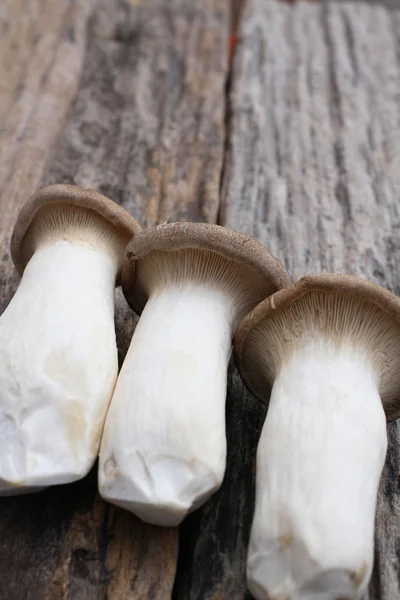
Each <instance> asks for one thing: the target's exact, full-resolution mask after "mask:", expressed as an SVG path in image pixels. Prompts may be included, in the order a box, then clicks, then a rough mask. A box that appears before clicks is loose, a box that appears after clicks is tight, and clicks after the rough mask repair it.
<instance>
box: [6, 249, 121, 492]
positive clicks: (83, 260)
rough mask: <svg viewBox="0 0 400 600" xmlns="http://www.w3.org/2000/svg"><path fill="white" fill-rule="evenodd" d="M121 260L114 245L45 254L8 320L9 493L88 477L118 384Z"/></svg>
mask: <svg viewBox="0 0 400 600" xmlns="http://www.w3.org/2000/svg"><path fill="white" fill-rule="evenodd" d="M117 262H118V260H117V256H116V253H115V252H113V251H112V250H111V249H108V248H107V246H106V245H105V244H103V243H102V244H101V247H100V248H97V249H96V248H94V246H93V245H92V244H87V243H85V242H73V241H66V240H58V241H55V242H52V243H47V244H45V245H43V246H41V247H39V248H38V249H37V250H36V252H35V253H34V255H33V256H32V258H31V260H30V261H29V263H28V264H27V266H26V268H25V271H24V274H23V277H22V281H21V283H20V286H19V288H18V290H17V292H16V293H15V296H14V297H13V299H12V300H11V302H10V304H9V306H8V308H7V309H6V310H5V312H4V313H3V315H2V317H1V319H0V340H1V344H0V494H15V493H22V492H28V491H35V490H37V489H38V488H42V487H46V486H48V485H54V484H60V483H68V482H71V481H74V480H76V479H79V478H81V477H83V476H84V475H85V474H86V473H87V472H88V471H89V469H90V468H91V466H92V464H93V463H94V461H95V458H96V455H97V452H98V447H99V443H100V436H101V431H102V426H103V422H104V418H105V414H106V410H107V406H108V403H109V400H110V397H111V394H112V391H113V387H114V385H115V380H116V377H117V369H118V364H117V350H116V343H115V330H114V286H115V278H116V272H117V267H118V264H117Z"/></svg>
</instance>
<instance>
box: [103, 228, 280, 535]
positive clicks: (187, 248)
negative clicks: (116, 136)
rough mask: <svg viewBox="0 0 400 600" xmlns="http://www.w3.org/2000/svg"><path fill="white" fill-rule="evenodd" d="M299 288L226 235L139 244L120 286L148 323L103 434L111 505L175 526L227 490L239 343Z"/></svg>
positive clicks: (139, 332)
mask: <svg viewBox="0 0 400 600" xmlns="http://www.w3.org/2000/svg"><path fill="white" fill-rule="evenodd" d="M289 283H290V279H289V277H288V275H287V274H286V272H285V270H284V269H283V267H282V265H281V264H280V263H279V262H278V261H277V260H276V259H275V258H274V257H273V256H272V255H271V254H270V253H269V252H268V251H267V250H266V249H265V248H264V246H262V245H261V244H260V243H259V242H257V241H256V240H254V239H252V238H250V237H248V236H246V235H242V234H240V233H237V232H235V231H231V230H229V229H225V228H223V227H219V226H217V225H207V224H199V223H173V224H166V225H161V226H159V227H156V228H153V229H149V230H147V231H142V232H141V233H140V234H139V235H138V236H136V237H135V238H134V239H133V240H132V243H130V244H129V246H128V248H127V254H126V260H125V264H124V268H123V274H122V286H123V290H124V293H125V296H126V298H127V300H128V302H129V304H130V305H131V306H132V308H133V309H134V310H135V311H136V312H137V313H139V314H140V313H142V316H141V318H140V321H139V324H138V326H137V328H136V330H135V333H134V335H133V338H132V342H131V345H130V348H129V351H128V354H127V357H126V359H125V362H124V364H123V366H122V370H121V373H120V376H119V378H118V382H117V386H116V389H115V393H114V395H113V399H112V402H111V405H110V409H109V411H108V414H107V419H106V423H105V428H104V434H103V439H102V443H101V450H100V464H99V489H100V493H101V495H102V496H103V498H105V499H106V500H108V501H110V502H112V503H114V504H117V505H119V506H122V507H124V508H127V509H128V510H131V511H132V512H134V513H136V514H137V515H138V516H139V517H140V518H142V519H143V520H145V521H148V522H150V523H153V524H158V525H170V526H172V525H177V524H178V523H180V521H181V520H182V519H183V518H184V517H185V515H186V514H187V513H188V512H190V511H192V510H194V509H195V508H196V507H198V506H199V505H201V504H202V503H203V502H205V500H206V499H207V498H208V497H209V496H210V495H211V494H212V493H213V492H215V490H217V488H218V487H219V486H220V485H221V482H222V479H223V476H224V471H225V455H226V440H225V396H226V382H227V366H228V361H229V357H230V354H231V347H232V337H233V334H234V332H235V329H236V326H237V323H238V322H239V320H240V319H241V318H242V317H243V316H244V315H245V314H246V313H247V312H248V311H249V310H251V309H252V308H253V307H254V306H255V305H256V304H257V303H258V302H259V301H260V300H261V299H262V298H263V297H265V296H267V295H268V294H271V293H272V292H274V291H276V290H278V289H280V288H281V287H282V286H285V285H288V284H289Z"/></svg>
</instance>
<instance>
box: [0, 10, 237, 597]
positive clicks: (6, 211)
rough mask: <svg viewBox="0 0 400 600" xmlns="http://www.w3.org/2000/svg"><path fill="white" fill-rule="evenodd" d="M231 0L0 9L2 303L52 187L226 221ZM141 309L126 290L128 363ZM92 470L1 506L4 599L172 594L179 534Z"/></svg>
mask: <svg viewBox="0 0 400 600" xmlns="http://www.w3.org/2000/svg"><path fill="white" fill-rule="evenodd" d="M229 8H230V7H229V3H227V2H225V1H224V0H212V1H211V0H206V1H203V0H170V1H169V2H167V3H166V2H164V1H163V0H143V1H142V0H130V2H128V1H123V0H100V1H96V0H90V1H87V0H75V1H70V0H60V1H59V2H53V0H6V1H5V3H4V5H3V4H2V6H1V9H0V30H1V32H2V34H3V35H2V36H1V38H0V56H1V60H0V190H1V191H0V248H1V254H0V257H1V262H0V311H2V310H3V309H4V308H5V307H6V306H7V304H8V302H9V301H10V299H11V297H12V295H13V293H14V291H15V289H16V287H17V285H18V279H17V276H16V274H15V270H14V267H13V265H12V261H11V259H10V256H9V240H10V236H11V232H12V227H13V225H14V222H15V219H16V217H17V214H18V211H19V209H20V207H21V206H22V204H23V203H24V202H25V201H26V200H27V198H28V197H29V196H30V195H31V194H32V193H33V192H34V191H36V189H38V188H39V187H40V186H42V185H45V184H49V183H55V182H64V183H73V184H77V185H83V186H87V187H92V188H95V189H97V190H99V191H100V192H103V193H105V194H107V195H109V196H110V197H111V198H112V199H114V200H116V201H117V202H119V203H120V204H122V205H123V206H124V207H125V208H127V209H128V210H129V211H130V212H132V214H134V215H135V217H136V218H137V219H138V220H139V221H140V222H141V223H142V225H144V226H147V225H153V224H155V223H158V222H162V221H165V220H167V219H168V220H205V221H210V222H215V220H216V218H217V213H218V208H219V185H220V179H221V168H222V160H223V151H224V143H225V83H226V78H227V72H228V55H227V47H228V35H229V23H230V10H229ZM135 322H136V321H135V319H134V317H133V313H132V312H131V311H130V310H129V309H128V308H127V305H126V303H125V301H124V299H123V296H122V293H121V291H120V290H118V291H117V304H116V326H117V342H118V349H119V355H120V360H121V361H122V360H123V357H124V355H125V353H126V350H127V348H128V346H129V342H130V338H131V336H132V333H133V330H134V326H135ZM96 487H97V486H96V469H93V471H92V473H91V474H90V476H89V477H87V478H86V479H84V480H83V481H81V482H79V483H77V484H73V485H69V486H61V487H58V488H53V489H50V490H48V491H46V492H44V493H41V494H37V495H31V496H25V497H16V498H8V499H1V501H0V533H1V540H2V541H1V543H0V566H1V572H2V575H1V584H0V597H1V598H4V599H5V600H22V599H27V600H36V599H38V600H39V599H40V600H41V599H43V598H47V599H52V600H58V599H68V598H70V599H73V600H90V599H96V600H98V599H101V598H104V599H105V598H109V599H112V600H118V599H121V600H122V599H124V600H126V599H128V598H132V599H135V600H145V599H146V600H147V599H150V598H152V599H155V598H157V599H160V600H167V599H168V598H170V597H171V591H172V586H173V582H174V577H175V571H176V562H177V553H178V534H179V532H178V529H162V528H157V527H150V526H148V525H145V524H143V523H142V522H140V521H139V520H138V519H136V518H135V517H134V516H133V515H131V514H130V513H128V512H125V511H122V510H118V509H115V508H113V507H111V506H110V505H107V504H106V503H104V502H102V501H101V500H100V499H99V497H98V495H97V493H96Z"/></svg>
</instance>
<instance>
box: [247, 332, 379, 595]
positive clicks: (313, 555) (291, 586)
mask: <svg viewBox="0 0 400 600" xmlns="http://www.w3.org/2000/svg"><path fill="white" fill-rule="evenodd" d="M386 449H387V434H386V423H385V415H384V412H383V408H382V403H381V399H380V396H379V393H378V380H377V377H376V375H375V372H374V368H373V366H372V365H371V363H370V361H369V359H368V358H367V356H366V353H363V352H362V350H360V349H358V348H357V347H352V346H351V345H348V346H344V345H342V346H341V347H340V348H339V347H336V348H335V347H333V346H332V347H327V345H326V344H325V345H324V344H323V343H322V344H316V343H315V344H310V345H308V346H306V347H303V348H301V349H298V350H296V351H295V352H294V353H293V354H292V355H291V357H290V358H287V359H284V360H283V365H282V367H281V369H280V372H279V374H278V376H277V378H276V380H275V383H274V386H273V390H272V396H271V401H270V405H269V410H268V414H267V419H266V421H265V424H264V427H263V430H262V433H261V438H260V442H259V446H258V452H257V483H256V506H255V514H254V520H253V525H252V532H251V539H250V547H249V554H248V563H247V577H248V585H249V589H250V591H251V592H252V594H253V595H254V597H255V598H256V599H257V600H267V599H268V600H278V599H279V600H283V599H285V600H289V599H290V600H292V599H293V600H294V599H295V600H306V599H307V600H312V599H314V600H336V599H338V598H348V599H350V598H360V597H361V595H362V593H363V591H364V590H365V587H366V585H367V583H368V580H369V577H370V574H371V569H372V563H373V538H374V515H375V504H376V498H377V490H378V484H379V479H380V475H381V472H382V468H383V464H384V460H385V455H386Z"/></svg>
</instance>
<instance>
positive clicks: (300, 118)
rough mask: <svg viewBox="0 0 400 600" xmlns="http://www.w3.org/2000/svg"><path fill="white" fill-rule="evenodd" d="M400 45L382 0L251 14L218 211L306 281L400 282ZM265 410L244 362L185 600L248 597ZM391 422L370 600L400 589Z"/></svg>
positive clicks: (397, 434)
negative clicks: (248, 387)
mask: <svg viewBox="0 0 400 600" xmlns="http://www.w3.org/2000/svg"><path fill="white" fill-rule="evenodd" d="M399 42H400V13H399V12H396V11H394V12H389V11H388V10H387V9H386V8H384V7H382V6H372V5H365V4H362V3H354V4H351V3H347V2H346V3H335V2H329V3H325V4H324V5H321V4H317V3H313V4H311V3H310V4H307V3H301V2H299V3H297V4H294V5H288V4H283V3H278V2H274V1H273V0H271V1H269V2H265V1H264V0H249V2H248V3H247V6H246V10H245V11H244V12H243V13H242V21H241V25H240V29H239V39H238V45H237V51H236V56H235V60H234V65H233V74H232V80H231V81H232V87H231V93H230V101H229V113H230V122H229V128H228V152H227V155H226V160H225V164H224V180H223V190H222V198H221V202H222V206H221V213H220V220H221V223H222V224H224V225H227V226H230V227H233V228H236V229H238V230H240V231H242V232H245V233H249V234H253V235H254V236H255V237H257V238H258V239H260V240H261V241H262V242H264V243H265V245H266V246H267V247H268V248H269V249H270V250H271V251H272V252H273V253H274V254H275V255H276V256H277V257H278V258H279V259H280V260H282V262H284V264H285V265H286V267H287V269H288V271H289V273H290V274H291V275H292V276H293V277H294V278H298V277H300V276H301V275H303V274H306V273H308V272H312V271H338V272H344V273H352V274H355V275H359V276H362V277H366V278H369V279H371V280H372V281H375V282H377V283H379V284H380V285H383V286H385V287H387V288H389V289H390V290H392V291H394V292H396V293H400V268H399V264H400V202H399V200H400V185H399V184H400V175H399V173H400V169H399V157H400V127H399V125H400V105H399V93H400V61H399V55H400V54H399V47H400V44H399ZM264 418H265V412H264V410H263V408H262V407H260V406H259V405H257V403H256V402H255V401H254V400H253V398H251V397H250V396H249V394H248V393H247V392H245V391H244V390H243V386H242V384H241V382H240V380H239V378H238V376H237V374H236V371H235V370H234V369H233V367H232V369H231V379H230V385H229V394H228V407H227V423H228V440H229V466H228V473H227V476H226V478H225V482H224V485H223V487H222V489H221V490H220V492H219V493H218V494H216V495H215V496H214V498H213V499H212V500H211V501H210V502H209V504H208V505H207V506H206V507H204V509H203V510H202V511H199V512H198V513H197V514H195V515H193V516H192V517H190V518H189V522H187V523H186V524H185V525H184V528H183V530H182V534H181V535H182V536H183V535H184V532H185V531H186V533H185V538H184V539H185V542H186V543H187V547H188V554H187V555H186V557H185V558H183V557H182V562H181V563H180V568H179V569H178V576H177V580H176V583H175V600H180V598H190V599H191V600H192V599H193V600H203V599H211V598H212V599H214V598H218V599H228V598H229V599H234V600H239V599H242V598H243V597H246V598H247V597H250V596H247V595H245V592H244V590H245V573H244V560H245V547H246V544H247V540H248V537H249V528H250V523H251V517H252V504H253V501H254V498H253V494H254V489H253V485H252V483H253V482H254V480H251V477H250V473H254V458H255V449H256V444H257V440H258V437H259V433H260V430H261V426H262V423H263V421H264ZM388 433H389V452H388V458H387V461H386V466H385V470H384V473H383V477H382V481H381V486H380V491H379V500H378V508H377V519H376V557H375V558H376V560H375V570H374V574H373V578H372V582H371V585H370V588H369V593H368V595H367V596H368V598H369V599H370V600H395V599H397V598H400V543H399V540H400V478H399V475H400V451H399V442H400V426H399V424H398V423H394V424H392V425H390V426H389V428H388ZM244 465H245V467H244ZM189 542H190V544H189ZM207 557H212V559H211V560H209V561H208V562H207V566H208V568H207V569H204V564H205V561H206V559H207Z"/></svg>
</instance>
